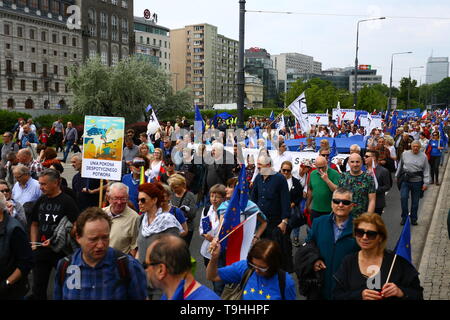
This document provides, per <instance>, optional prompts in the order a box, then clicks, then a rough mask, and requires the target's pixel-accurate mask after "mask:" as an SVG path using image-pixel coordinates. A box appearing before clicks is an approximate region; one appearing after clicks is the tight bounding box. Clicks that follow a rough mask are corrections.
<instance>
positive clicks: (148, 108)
mask: <svg viewBox="0 0 450 320" xmlns="http://www.w3.org/2000/svg"><path fill="white" fill-rule="evenodd" d="M150 110H152V105H151V104H149V105H148V106H147V108H146V109H145V111H146V112H149V111H150Z"/></svg>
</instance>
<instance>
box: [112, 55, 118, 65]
mask: <svg viewBox="0 0 450 320" xmlns="http://www.w3.org/2000/svg"><path fill="white" fill-rule="evenodd" d="M118 62H119V53H118V52H117V51H113V53H112V62H111V63H112V65H113V66H115V65H116V64H117V63H118Z"/></svg>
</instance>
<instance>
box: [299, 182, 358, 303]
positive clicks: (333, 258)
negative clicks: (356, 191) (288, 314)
mask: <svg viewBox="0 0 450 320" xmlns="http://www.w3.org/2000/svg"><path fill="white" fill-rule="evenodd" d="M354 202H355V201H354V199H353V193H352V192H351V191H350V190H348V189H345V188H337V189H336V190H335V191H334V192H333V195H332V200H331V201H330V203H331V208H332V212H331V213H330V214H328V215H326V216H322V217H319V218H317V219H315V220H314V222H313V224H312V228H311V230H310V231H309V233H308V237H307V238H306V242H307V243H309V242H311V241H314V243H315V245H316V246H317V248H318V249H319V251H320V257H321V259H318V260H316V261H315V262H314V271H319V270H324V272H325V274H324V285H323V287H322V298H324V299H327V300H330V299H331V298H332V291H333V288H334V286H335V282H334V279H333V275H334V274H335V273H336V271H337V270H338V269H339V267H340V265H341V262H342V260H343V259H344V257H345V256H346V255H348V254H351V253H355V252H357V251H358V250H359V247H358V245H357V244H356V240H355V238H354V237H353V224H352V220H353V218H352V216H351V215H350V212H351V210H352V208H353V207H354V206H355V204H354Z"/></svg>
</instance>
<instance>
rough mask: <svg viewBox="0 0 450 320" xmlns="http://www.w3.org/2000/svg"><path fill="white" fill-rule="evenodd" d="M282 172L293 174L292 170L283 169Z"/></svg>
mask: <svg viewBox="0 0 450 320" xmlns="http://www.w3.org/2000/svg"><path fill="white" fill-rule="evenodd" d="M281 171H282V172H286V173H288V172H291V171H292V170H291V169H281Z"/></svg>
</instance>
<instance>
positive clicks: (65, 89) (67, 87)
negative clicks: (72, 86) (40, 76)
mask: <svg viewBox="0 0 450 320" xmlns="http://www.w3.org/2000/svg"><path fill="white" fill-rule="evenodd" d="M64 92H65V93H67V92H69V86H68V85H67V84H65V85H64Z"/></svg>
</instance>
